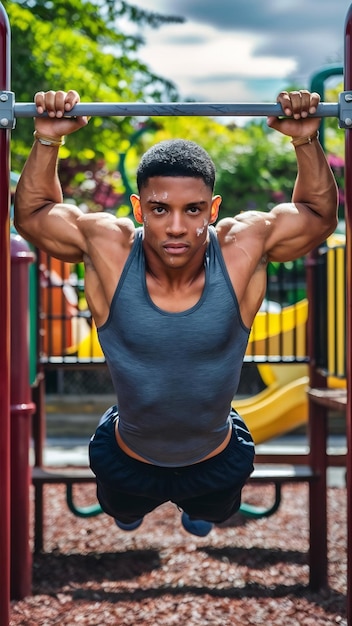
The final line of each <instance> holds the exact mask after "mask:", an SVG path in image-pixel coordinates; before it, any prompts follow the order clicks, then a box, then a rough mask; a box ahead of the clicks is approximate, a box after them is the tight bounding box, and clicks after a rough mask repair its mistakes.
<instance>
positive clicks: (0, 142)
mask: <svg viewBox="0 0 352 626" xmlns="http://www.w3.org/2000/svg"><path fill="white" fill-rule="evenodd" d="M9 87H10V25H9V22H8V18H7V15H6V12H5V9H4V7H3V5H2V4H1V3H0V89H9ZM0 162H1V167H0V190H1V193H0V290H1V293H0V502H1V523H0V626H8V624H9V622H10V225H9V214H10V211H9V208H10V136H9V131H7V130H4V131H1V132H0Z"/></svg>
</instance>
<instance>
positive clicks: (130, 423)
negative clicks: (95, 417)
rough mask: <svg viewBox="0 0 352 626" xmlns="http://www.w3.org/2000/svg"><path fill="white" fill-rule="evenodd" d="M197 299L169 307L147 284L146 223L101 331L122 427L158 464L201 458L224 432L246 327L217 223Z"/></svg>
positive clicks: (138, 448)
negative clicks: (161, 303)
mask: <svg viewBox="0 0 352 626" xmlns="http://www.w3.org/2000/svg"><path fill="white" fill-rule="evenodd" d="M209 233H210V240H209V244H208V247H207V252H206V256H205V286H204V290H203V293H202V296H201V298H200V300H199V301H198V302H197V304H195V305H194V306H193V307H191V308H190V309H188V310H186V311H182V312H181V313H169V312H167V311H164V310H162V309H160V308H158V307H157V306H156V305H155V304H154V303H153V302H152V300H151V298H150V296H149V294H148V290H147V285H146V269H145V258H144V251H143V245H142V241H143V229H142V228H140V229H137V230H136V236H135V241H134V244H133V246H132V250H131V252H130V255H129V257H128V259H127V262H126V265H125V267H124V270H123V272H122V275H121V279H120V281H119V284H118V286H117V288H116V292H115V294H114V297H113V300H112V303H111V308H110V314H109V317H108V319H107V321H106V322H105V324H103V325H102V326H101V327H100V328H99V329H98V335H99V340H100V344H101V347H102V350H103V352H104V354H105V358H106V362H107V365H108V367H109V370H110V374H111V377H112V381H113V384H114V387H115V390H116V394H117V399H118V411H119V432H120V435H121V437H122V439H123V440H124V441H125V443H126V444H127V445H128V446H129V447H130V449H131V450H133V451H134V452H136V453H137V454H139V455H141V456H142V457H144V458H145V459H147V460H148V461H150V462H151V463H153V464H155V465H160V466H165V467H177V466H184V465H190V464H192V463H196V462H197V461H199V460H200V459H202V458H204V457H205V456H206V455H207V454H209V453H211V452H212V451H213V450H214V449H215V448H216V447H217V446H219V445H220V444H221V443H222V442H223V440H224V439H225V436H226V433H227V431H228V424H229V412H230V407H231V401H232V399H233V396H234V394H235V393H236V390H237V387H238V382H239V377H240V373H241V368H242V361H243V357H244V353H245V350H246V346H247V342H248V336H249V329H248V328H247V327H246V326H245V325H244V324H243V322H242V320H241V316H240V312H239V307H238V302H237V298H236V295H235V292H234V290H233V287H232V285H231V282H230V279H229V276H228V273H227V270H226V266H225V263H224V260H223V256H222V252H221V249H220V246H219V243H218V241H217V236H216V232H215V229H214V228H213V227H210V228H209Z"/></svg>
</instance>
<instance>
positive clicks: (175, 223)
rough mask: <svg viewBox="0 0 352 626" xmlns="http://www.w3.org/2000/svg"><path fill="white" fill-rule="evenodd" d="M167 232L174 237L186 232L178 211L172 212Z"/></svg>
mask: <svg viewBox="0 0 352 626" xmlns="http://www.w3.org/2000/svg"><path fill="white" fill-rule="evenodd" d="M167 232H168V233H169V234H170V235H174V236H175V237H177V236H180V235H183V234H184V233H185V232H186V225H185V222H184V219H183V216H182V215H180V214H179V213H172V214H171V215H170V217H169V220H168V224H167Z"/></svg>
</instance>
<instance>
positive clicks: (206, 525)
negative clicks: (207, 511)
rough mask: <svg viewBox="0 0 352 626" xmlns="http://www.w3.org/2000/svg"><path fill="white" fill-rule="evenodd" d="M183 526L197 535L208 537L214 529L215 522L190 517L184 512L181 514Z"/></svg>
mask: <svg viewBox="0 0 352 626" xmlns="http://www.w3.org/2000/svg"><path fill="white" fill-rule="evenodd" d="M181 522H182V526H183V528H184V529H185V530H187V532H188V533H191V535H197V537H206V536H207V535H208V534H209V533H210V531H211V530H212V528H213V526H214V524H212V523H211V522H206V521H205V520H202V519H190V518H189V516H188V515H187V513H185V512H183V513H182V516H181Z"/></svg>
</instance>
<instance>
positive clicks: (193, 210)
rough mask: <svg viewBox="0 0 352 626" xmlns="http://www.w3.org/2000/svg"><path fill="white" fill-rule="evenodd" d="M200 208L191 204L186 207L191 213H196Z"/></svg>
mask: <svg viewBox="0 0 352 626" xmlns="http://www.w3.org/2000/svg"><path fill="white" fill-rule="evenodd" d="M199 211H200V209H199V207H197V206H191V207H189V209H188V213H191V214H192V215H198V213H199Z"/></svg>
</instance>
